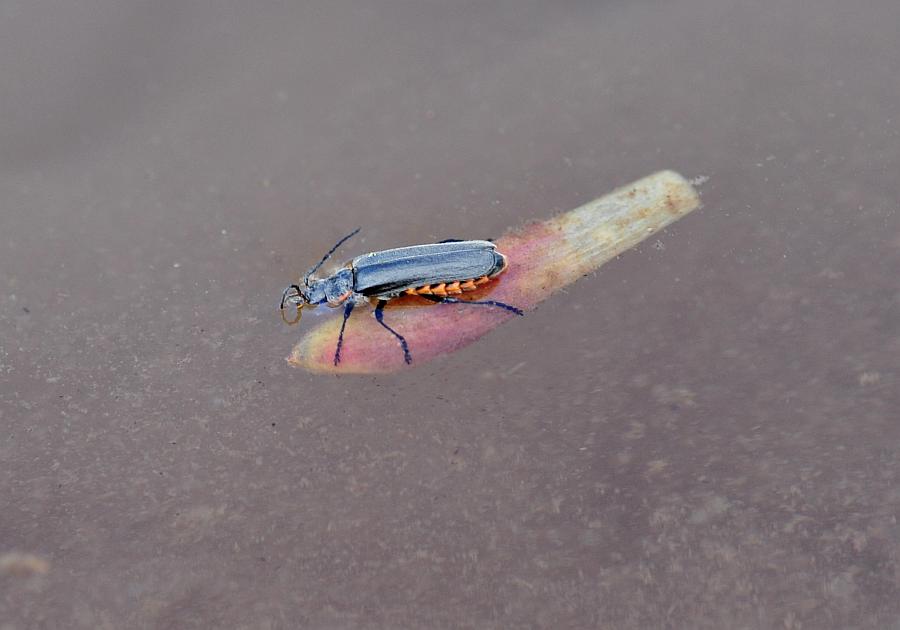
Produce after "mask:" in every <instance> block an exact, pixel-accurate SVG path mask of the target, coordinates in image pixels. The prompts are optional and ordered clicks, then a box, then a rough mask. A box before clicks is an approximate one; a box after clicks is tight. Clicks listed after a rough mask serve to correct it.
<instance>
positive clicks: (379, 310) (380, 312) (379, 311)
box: [375, 300, 412, 365]
mask: <svg viewBox="0 0 900 630" xmlns="http://www.w3.org/2000/svg"><path fill="white" fill-rule="evenodd" d="M385 304H387V300H378V305H377V306H376V307H375V319H376V320H378V323H379V324H381V325H382V326H384V327H385V328H387V330H388V332H389V333H391V334H392V335H394V336H395V337H396V338H397V341H399V342H400V347H401V348H403V360H404V361H406V363H407V365H408V364H410V363H412V356H410V354H409V345H408V344H407V343H406V339H404V338H403V335H401V334H400V333H398V332H397V331H396V330H394V329H393V328H391V327H390V326H388V325H387V324H385V323H384V305H385Z"/></svg>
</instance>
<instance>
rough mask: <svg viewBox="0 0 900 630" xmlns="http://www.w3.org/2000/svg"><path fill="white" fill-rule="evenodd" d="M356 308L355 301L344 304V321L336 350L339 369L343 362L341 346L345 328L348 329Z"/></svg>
mask: <svg viewBox="0 0 900 630" xmlns="http://www.w3.org/2000/svg"><path fill="white" fill-rule="evenodd" d="M354 306H356V302H354V301H353V300H347V301H346V302H345V303H344V321H342V322H341V332H340V334H339V335H338V342H337V348H335V350H334V365H335V367H337V364H338V363H340V362H341V346H343V345H344V328H346V327H347V318H349V317H350V313H352V312H353V307H354Z"/></svg>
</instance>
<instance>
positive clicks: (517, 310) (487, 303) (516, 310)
mask: <svg viewBox="0 0 900 630" xmlns="http://www.w3.org/2000/svg"><path fill="white" fill-rule="evenodd" d="M420 297H423V298H425V299H426V300H431V301H432V302H439V303H440V302H443V303H446V304H479V305H481V306H494V307H496V308H502V309H505V310H507V311H509V312H511V313H515V314H516V315H524V314H525V313H524V312H523V311H522V309H520V308H517V307H515V306H512V305H510V304H506V303H505V302H497V301H496V300H460V299H457V298H453V297H441V296H439V295H422V296H420Z"/></svg>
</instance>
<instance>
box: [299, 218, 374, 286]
mask: <svg viewBox="0 0 900 630" xmlns="http://www.w3.org/2000/svg"><path fill="white" fill-rule="evenodd" d="M360 229H362V228H356V229H355V230H353V231H352V232H350V233H349V234H348V235H347V236H345V237H344V238H342V239H341V240H339V241H338V242H337V243H335V245H334V247H332V248H331V249H329V250H328V253H327V254H325V255H324V256H323V257H322V260H320V261H319V262H318V263H316V266H315V267H313V268H312V269H310V270H309V271H307V272H306V276H305V277H304V278H303V284H306V285H309V277H310V276H311V275H313V274H314V273H316V271H318V270H319V267H321V266H322V265H324V264H325V261H326V260H328V259H329V258H331V255H332V254H333V253H334V252H336V251H337V248H338V247H340V246H341V245H343V244H344V242H345V241H346V240H347V239H349V238H350V237H352V236H356V233H357V232H359V231H360Z"/></svg>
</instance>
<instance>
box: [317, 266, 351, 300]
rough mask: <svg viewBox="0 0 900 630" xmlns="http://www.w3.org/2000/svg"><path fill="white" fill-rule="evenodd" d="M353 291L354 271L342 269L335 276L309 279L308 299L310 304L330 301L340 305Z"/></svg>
mask: <svg viewBox="0 0 900 630" xmlns="http://www.w3.org/2000/svg"><path fill="white" fill-rule="evenodd" d="M352 292H353V271H352V270H350V269H341V270H340V271H338V272H337V273H336V274H334V275H333V276H329V277H327V278H322V279H316V280H309V283H308V284H307V286H306V291H305V293H306V299H307V300H308V301H309V303H310V304H322V303H326V302H327V303H328V305H329V306H338V305H340V304H341V303H343V302H344V300H346V299H347V298H348V297H349V294H351V293H352Z"/></svg>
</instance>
